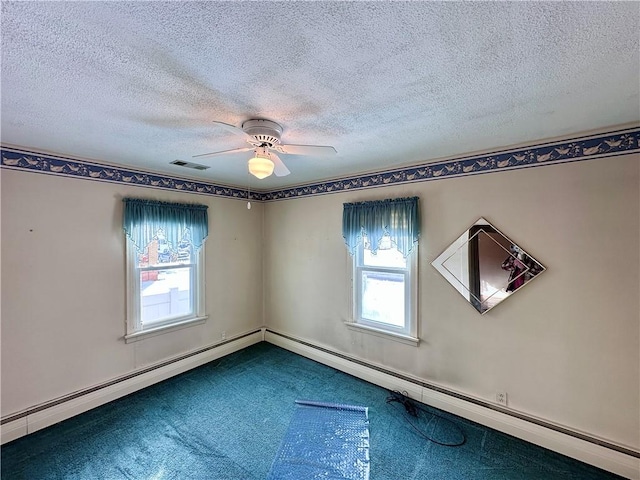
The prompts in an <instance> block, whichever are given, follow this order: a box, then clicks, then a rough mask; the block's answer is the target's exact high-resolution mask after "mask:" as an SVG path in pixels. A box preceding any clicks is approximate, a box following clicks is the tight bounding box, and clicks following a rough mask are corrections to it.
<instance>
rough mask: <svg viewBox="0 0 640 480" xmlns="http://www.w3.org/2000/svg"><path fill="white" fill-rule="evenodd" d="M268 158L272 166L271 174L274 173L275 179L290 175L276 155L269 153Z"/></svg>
mask: <svg viewBox="0 0 640 480" xmlns="http://www.w3.org/2000/svg"><path fill="white" fill-rule="evenodd" d="M269 158H270V159H271V161H272V162H273V164H274V168H273V173H275V175H276V177H286V176H287V175H289V174H290V173H291V172H290V171H289V169H288V168H287V166H286V165H285V164H284V163H283V162H282V160H280V157H278V155H276V154H275V153H273V152H269Z"/></svg>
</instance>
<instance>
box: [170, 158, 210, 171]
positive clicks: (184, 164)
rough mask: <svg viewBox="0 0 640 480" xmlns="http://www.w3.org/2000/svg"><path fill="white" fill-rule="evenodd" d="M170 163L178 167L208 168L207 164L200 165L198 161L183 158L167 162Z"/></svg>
mask: <svg viewBox="0 0 640 480" xmlns="http://www.w3.org/2000/svg"><path fill="white" fill-rule="evenodd" d="M169 163H171V165H178V166H179V167H185V168H193V169H194V170H206V169H207V168H209V167H208V166H207V165H200V164H199V163H191V162H185V161H183V160H174V161H173V162H169Z"/></svg>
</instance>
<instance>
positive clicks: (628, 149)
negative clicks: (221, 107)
mask: <svg viewBox="0 0 640 480" xmlns="http://www.w3.org/2000/svg"><path fill="white" fill-rule="evenodd" d="M0 148H1V155H2V163H1V167H2V168H9V169H15V170H27V171H34V172H38V173H45V174H50V175H63V176H70V177H77V178H85V179H88V180H96V181H103V182H113V183H121V184H128V185H136V186H140V187H150V188H160V189H166V190H175V191H181V192H189V193H198V194H203V195H213V196H220V197H229V198H238V199H246V198H247V190H246V189H241V188H237V187H228V186H222V185H216V184H213V183H207V182H200V181H195V180H188V179H183V178H179V177H171V176H167V175H160V174H152V173H147V172H143V171H137V170H133V169H128V168H124V167H114V166H110V165H103V164H100V163H95V162H86V161H82V160H73V159H69V158H64V157H58V156H54V155H46V154H40V153H33V152H29V151H24V150H20V149H13V148H7V147H0ZM636 152H640V127H634V128H627V129H623V130H616V131H612V132H608V133H602V134H598V135H589V136H581V137H577V138H573V139H570V140H561V141H556V142H547V143H543V144H538V145H535V146H529V147H522V148H518V149H511V150H503V151H497V152H493V153H488V154H481V155H474V156H467V157H461V158H457V159H451V160H446V161H442V162H438V163H425V164H422V165H416V166H412V167H405V168H401V169H394V170H387V171H381V172H376V173H371V174H366V175H361V176H355V177H346V178H342V179H336V180H330V181H326V182H321V183H315V184H310V185H303V186H298V187H291V188H285V189H277V190H272V191H268V192H251V199H252V200H257V201H274V200H283V199H288V198H299V197H306V196H312V195H323V194H329V193H337V192H344V191H347V190H361V189H367V188H374V187H381V186H389V185H397V184H403V183H413V182H424V181H429V180H437V179H441V178H450V177H458V176H464V175H478V174H483V173H492V172H499V171H504V170H512V169H517V168H528V167H538V166H544V165H551V164H557V163H565V162H576V161H583V160H592V159H596V158H607V157H613V156H618V155H626V154H630V153H636Z"/></svg>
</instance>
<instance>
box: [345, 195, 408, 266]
mask: <svg viewBox="0 0 640 480" xmlns="http://www.w3.org/2000/svg"><path fill="white" fill-rule="evenodd" d="M342 235H343V237H344V241H345V243H346V245H347V249H348V250H349V253H350V254H351V255H354V253H355V251H356V249H357V248H358V245H359V244H360V242H362V240H363V237H364V236H366V237H367V239H368V242H369V245H370V250H371V252H372V253H374V254H375V253H376V252H377V251H378V249H379V248H380V242H381V240H382V239H383V237H384V236H386V235H388V236H389V237H390V238H391V242H392V243H393V244H394V246H395V247H396V248H397V249H398V251H399V252H400V253H402V255H403V256H404V257H407V256H409V255H410V254H411V252H412V251H413V249H414V246H415V245H417V242H418V238H419V236H420V215H419V212H418V197H407V198H395V199H387V200H374V201H369V202H357V203H345V204H344V209H343V212H342Z"/></svg>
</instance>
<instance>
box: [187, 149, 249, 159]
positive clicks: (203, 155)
mask: <svg viewBox="0 0 640 480" xmlns="http://www.w3.org/2000/svg"><path fill="white" fill-rule="evenodd" d="M253 148H254V147H242V148H232V149H231V150H222V151H221V152H211V153H201V154H200V155H194V156H193V157H191V158H202V157H213V156H215V155H224V154H229V153H240V152H248V151H249V150H253Z"/></svg>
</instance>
